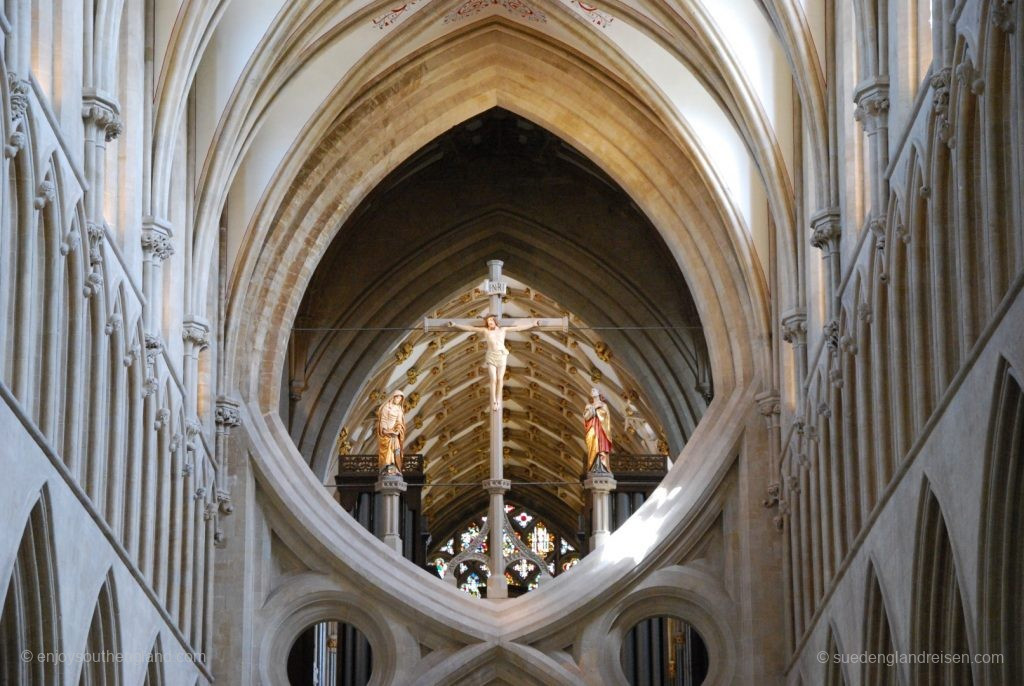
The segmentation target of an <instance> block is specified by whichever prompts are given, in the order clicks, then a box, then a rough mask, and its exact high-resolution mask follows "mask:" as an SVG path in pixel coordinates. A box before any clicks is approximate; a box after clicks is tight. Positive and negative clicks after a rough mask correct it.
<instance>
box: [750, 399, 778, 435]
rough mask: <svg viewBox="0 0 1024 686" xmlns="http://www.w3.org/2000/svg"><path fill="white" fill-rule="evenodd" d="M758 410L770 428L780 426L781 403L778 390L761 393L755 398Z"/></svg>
mask: <svg viewBox="0 0 1024 686" xmlns="http://www.w3.org/2000/svg"><path fill="white" fill-rule="evenodd" d="M754 400H755V402H757V411H758V412H759V413H760V414H761V416H762V417H764V420H765V424H766V426H767V427H768V429H769V430H771V429H774V428H776V427H778V425H779V415H780V414H781V403H780V399H779V394H778V392H776V391H768V392H766V393H759V394H758V395H757V396H756V397H755V398H754Z"/></svg>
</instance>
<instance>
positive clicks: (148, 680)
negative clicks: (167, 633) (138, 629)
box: [142, 634, 166, 686]
mask: <svg viewBox="0 0 1024 686" xmlns="http://www.w3.org/2000/svg"><path fill="white" fill-rule="evenodd" d="M165 659H166V655H165V654H164V648H163V645H162V644H161V641H160V634H157V635H156V638H154V639H153V646H152V647H151V648H150V649H149V663H148V664H147V665H146V676H145V679H144V680H143V682H142V686H164V683H165V681H164V660H165Z"/></svg>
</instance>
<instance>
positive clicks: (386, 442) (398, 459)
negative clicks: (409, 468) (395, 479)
mask: <svg viewBox="0 0 1024 686" xmlns="http://www.w3.org/2000/svg"><path fill="white" fill-rule="evenodd" d="M404 400H405V394H404V393H402V392H401V391H395V392H394V393H392V394H391V397H390V398H388V399H387V400H386V401H385V402H384V404H382V405H381V406H380V409H378V410H377V465H378V466H379V467H380V472H381V474H401V473H402V444H403V443H404V442H405V409H404V408H403V407H402V402H403V401H404Z"/></svg>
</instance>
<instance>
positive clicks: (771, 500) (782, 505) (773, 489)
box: [761, 482, 789, 531]
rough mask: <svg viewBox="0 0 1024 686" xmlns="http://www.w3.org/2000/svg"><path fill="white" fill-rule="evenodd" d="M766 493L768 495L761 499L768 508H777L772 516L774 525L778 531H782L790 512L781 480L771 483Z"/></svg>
mask: <svg viewBox="0 0 1024 686" xmlns="http://www.w3.org/2000/svg"><path fill="white" fill-rule="evenodd" d="M766 495H767V497H766V498H765V499H764V500H763V501H761V504H762V505H764V507H765V509H767V510H772V509H774V510H775V515H774V516H773V517H772V526H774V527H775V529H776V530H777V531H782V530H783V528H785V524H786V515H787V514H789V506H788V505H787V503H786V501H785V499H784V498H783V497H782V484H781V483H779V482H774V483H771V484H769V485H768V490H767V491H766Z"/></svg>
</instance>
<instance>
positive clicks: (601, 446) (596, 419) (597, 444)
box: [583, 388, 612, 472]
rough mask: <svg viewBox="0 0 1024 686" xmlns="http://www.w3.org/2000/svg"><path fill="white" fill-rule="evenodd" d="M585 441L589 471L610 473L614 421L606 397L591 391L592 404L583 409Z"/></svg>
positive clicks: (594, 390) (594, 389) (598, 392)
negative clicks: (609, 458) (609, 457)
mask: <svg viewBox="0 0 1024 686" xmlns="http://www.w3.org/2000/svg"><path fill="white" fill-rule="evenodd" d="M583 428H584V431H585V434H584V440H585V441H586V444H587V471H588V472H610V471H611V467H610V465H609V460H608V456H609V455H610V454H611V452H612V439H611V433H612V420H611V414H610V413H609V411H608V404H607V403H606V402H605V399H604V396H602V395H601V393H600V391H598V390H597V389H596V388H593V389H591V390H590V402H589V403H587V406H586V407H585V408H583Z"/></svg>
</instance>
